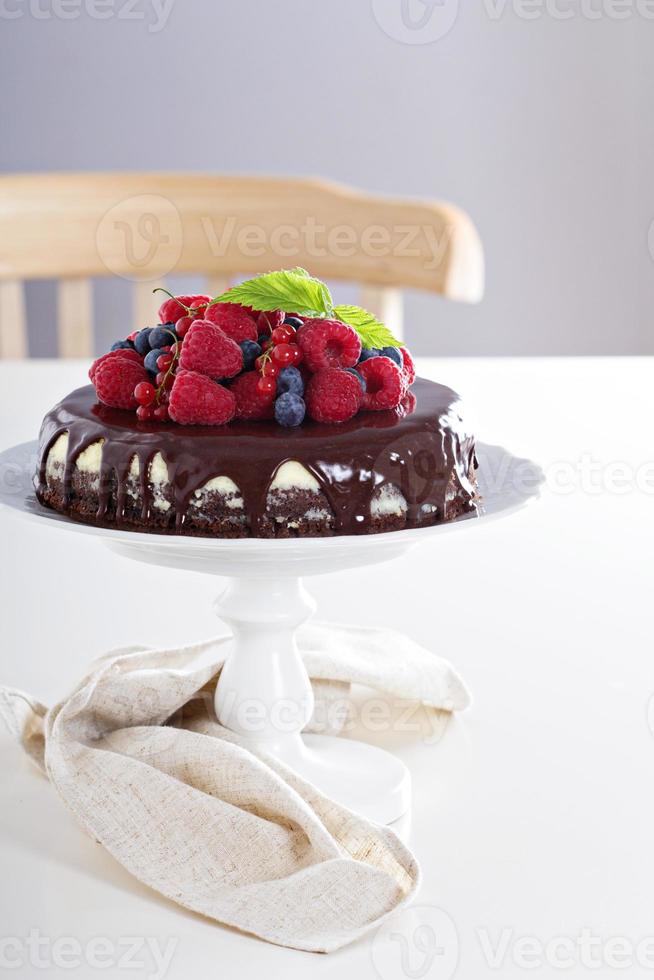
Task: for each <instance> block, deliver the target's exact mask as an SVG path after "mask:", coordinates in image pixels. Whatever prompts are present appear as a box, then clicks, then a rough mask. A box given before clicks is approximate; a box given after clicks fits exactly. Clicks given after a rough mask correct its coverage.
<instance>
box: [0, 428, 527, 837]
mask: <svg viewBox="0 0 654 980" xmlns="http://www.w3.org/2000/svg"><path fill="white" fill-rule="evenodd" d="M477 455H478V459H479V464H480V465H479V472H478V478H479V485H480V490H481V494H482V497H483V506H482V507H480V511H479V515H475V514H472V515H469V516H465V517H462V518H459V519H457V520H455V521H451V522H449V523H447V524H439V525H435V526H433V527H427V528H419V529H410V530H405V531H391V532H387V533H384V534H374V535H361V536H356V535H353V536H351V535H346V536H342V537H333V538H302V539H299V538H291V539H280V540H267V539H262V538H244V539H233V540H231V539H221V538H192V537H183V536H178V535H166V534H143V533H140V532H133V531H123V530H116V529H112V528H98V527H93V526H91V525H86V524H81V523H78V522H76V521H72V520H70V519H69V518H67V517H65V516H63V515H61V514H57V513H56V512H55V511H51V510H48V509H47V508H45V507H42V506H41V505H40V504H39V502H38V501H37V499H36V496H35V494H34V489H33V486H32V477H33V474H34V472H35V471H36V465H37V444H36V443H35V442H32V443H24V444H23V445H20V446H14V447H13V448H11V449H8V450H6V451H5V452H3V453H0V505H1V506H3V507H5V508H8V509H9V510H10V511H12V512H13V513H14V514H15V515H16V516H21V517H25V518H28V519H30V520H32V521H38V522H39V523H40V524H41V526H43V527H48V526H49V527H51V528H55V529H56V528H59V529H61V530H65V531H68V532H71V531H72V532H74V533H78V534H87V535H92V536H93V537H96V538H98V539H100V540H101V541H102V542H103V543H104V544H105V545H106V546H107V547H109V548H110V549H111V550H112V551H114V552H116V553H117V554H119V555H122V556H123V557H125V558H131V559H132V560H135V561H139V562H144V563H146V564H150V565H160V566H168V567H170V568H176V569H187V570H190V571H195V572H205V573H208V574H212V575H220V576H226V577H227V578H228V582H227V585H226V587H225V588H224V590H223V592H222V594H221V595H220V597H219V599H218V601H217V603H216V612H217V614H218V616H219V617H220V619H221V620H223V621H224V622H225V623H227V625H228V626H229V627H230V629H231V632H232V636H233V639H232V641H231V645H230V650H229V653H228V657H227V660H226V662H225V666H224V667H223V669H222V671H221V674H220V678H219V681H218V685H217V688H216V698H215V707H216V715H217V717H218V720H219V721H220V722H221V724H223V725H224V726H225V727H226V728H228V729H230V730H232V731H234V732H236V733H238V734H239V735H240V736H241V738H242V739H243V741H244V742H245V744H252V747H253V748H255V749H259V750H263V751H265V752H268V753H271V754H272V755H273V756H274V757H275V758H277V759H279V760H280V761H281V762H283V763H284V764H285V765H287V766H288V767H290V768H291V769H292V770H294V771H295V772H297V773H298V774H299V775H300V776H302V777H303V778H304V779H306V780H307V781H308V782H310V783H312V784H313V785H315V786H316V787H317V788H318V789H319V790H320V791H321V792H323V793H324V794H325V795H327V796H329V797H331V798H332V799H335V800H337V801H338V802H339V803H341V804H343V805H344V806H347V807H348V808H349V809H351V810H354V811H355V812H357V813H361V814H363V815H364V816H366V817H368V818H369V819H371V820H374V821H375V822H377V823H390V822H392V821H393V820H396V819H398V818H399V817H400V816H402V814H403V813H404V812H405V811H406V810H407V809H408V807H409V805H410V799H411V784H410V775H409V771H408V770H407V768H406V766H405V765H404V764H403V763H402V762H401V761H400V760H399V759H397V758H396V757H395V756H393V755H391V754H390V753H389V752H386V751H384V750H382V749H379V748H376V747H375V746H371V745H367V744H364V743H362V742H356V741H353V740H351V739H347V738H337V737H333V736H326V735H302V734H301V732H302V730H303V729H304V728H305V727H306V725H307V723H308V721H309V720H310V718H311V716H312V714H313V708H314V701H313V691H312V688H311V683H310V681H309V677H308V675H307V672H306V669H305V667H304V664H303V662H302V659H301V657H300V654H299V651H298V647H297V643H296V639H295V635H296V632H297V629H298V627H299V626H300V625H301V624H302V623H303V622H305V621H306V620H307V619H308V618H309V616H310V615H311V614H312V613H313V611H314V603H313V600H312V599H311V597H310V596H309V595H308V594H307V592H306V590H305V588H304V586H303V584H302V581H301V580H302V578H303V577H305V576H310V575H320V574H324V573H327V572H334V571H340V570H342V569H346V568H358V567H362V566H365V565H373V564H378V563H380V562H386V561H391V560H392V559H393V558H396V557H398V556H399V555H401V554H404V553H405V552H406V551H407V550H408V549H409V548H411V547H413V546H414V545H418V544H423V545H430V546H431V547H436V539H437V537H438V536H439V535H442V534H445V533H453V532H455V531H457V532H458V531H461V530H463V529H464V528H468V529H470V528H473V527H475V526H479V525H480V524H482V523H486V522H487V521H488V520H492V519H495V518H498V517H504V516H507V515H509V514H511V513H513V512H515V511H516V510H517V509H519V508H521V507H523V506H524V505H525V504H526V503H527V502H528V501H529V500H531V499H534V498H535V497H536V496H538V494H539V488H540V485H541V484H542V482H543V474H542V471H541V470H540V468H539V467H538V466H537V465H536V464H535V463H533V462H531V461H530V460H525V459H518V458H517V457H515V456H513V455H511V453H509V452H507V451H506V450H505V449H502V448H500V447H498V446H489V445H485V444H479V445H478V446H477Z"/></svg>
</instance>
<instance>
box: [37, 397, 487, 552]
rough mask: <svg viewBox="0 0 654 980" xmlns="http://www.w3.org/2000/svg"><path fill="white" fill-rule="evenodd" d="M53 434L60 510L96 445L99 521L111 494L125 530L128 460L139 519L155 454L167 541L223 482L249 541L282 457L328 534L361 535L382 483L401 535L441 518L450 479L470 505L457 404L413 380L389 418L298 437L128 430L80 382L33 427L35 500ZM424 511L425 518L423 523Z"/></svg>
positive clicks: (264, 431)
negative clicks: (324, 515) (160, 467)
mask: <svg viewBox="0 0 654 980" xmlns="http://www.w3.org/2000/svg"><path fill="white" fill-rule="evenodd" d="M64 432H67V433H68V450H67V455H66V465H65V469H64V509H67V508H68V507H69V506H70V501H71V494H72V475H73V470H74V467H75V462H76V460H77V457H78V456H79V454H80V453H81V452H83V451H84V450H85V449H87V448H88V447H89V446H90V445H92V444H93V443H95V442H98V441H102V443H103V446H102V463H101V471H100V485H99V493H98V497H99V503H98V511H97V515H96V516H97V520H98V523H103V522H109V510H110V504H111V503H112V490H113V487H114V485H115V488H116V489H115V501H116V511H115V519H114V518H113V517H112V518H111V523H112V524H114V523H115V525H116V526H129V525H128V524H127V523H126V522H125V521H124V515H125V504H126V493H127V482H128V475H129V471H130V466H131V464H132V460H133V458H134V457H136V459H137V460H138V463H139V481H140V487H141V500H142V502H143V512H142V519H143V521H144V522H147V521H148V519H149V516H150V511H151V507H152V503H153V499H152V489H151V485H150V482H149V479H148V472H149V468H150V464H151V462H152V460H153V458H154V456H155V455H156V454H157V452H159V453H161V455H162V456H163V458H164V460H165V462H166V464H167V467H168V476H169V481H170V484H171V487H172V492H173V506H174V513H175V528H174V530H176V532H177V533H183V532H184V524H185V521H186V512H187V509H188V505H189V501H190V499H191V496H192V495H193V493H194V492H195V490H198V489H200V488H201V487H202V486H204V484H205V483H207V482H208V481H209V480H211V479H213V478H214V477H217V476H226V477H229V478H230V479H231V480H233V481H234V483H235V484H236V485H237V486H238V487H239V489H240V491H241V494H242V496H243V499H244V505H245V515H246V518H247V520H248V523H249V525H250V529H251V534H252V535H253V536H258V534H259V529H260V523H261V520H262V517H263V516H264V514H265V510H266V498H267V496H268V490H269V487H270V484H271V483H272V481H273V479H274V477H275V473H276V472H277V470H278V469H279V467H280V466H281V465H282V463H285V462H287V461H289V460H296V461H297V462H299V463H301V464H302V465H303V466H305V467H306V469H307V470H309V471H310V472H311V473H312V474H313V476H315V478H316V480H317V481H318V483H319V485H320V487H321V489H322V490H323V492H324V494H325V496H326V497H327V500H328V501H329V504H330V506H331V508H332V510H333V513H334V520H335V532H336V533H337V534H365V533H367V532H368V531H369V529H370V520H371V517H370V502H371V499H372V496H373V493H374V492H375V490H376V489H377V488H379V487H381V486H383V485H384V484H395V485H396V486H397V487H399V489H400V491H401V492H402V494H403V495H404V498H405V499H406V502H407V508H408V509H407V521H406V526H407V527H416V526H419V525H421V524H424V523H433V522H434V520H443V519H445V517H446V494H447V490H448V487H451V486H452V480H454V485H455V487H456V489H457V490H458V491H459V492H460V493H461V494H462V495H463V496H464V497H465V498H466V499H467V500H468V502H469V508H470V509H474V507H475V504H474V498H475V488H474V486H473V485H472V483H471V482H470V473H471V472H472V471H473V469H474V466H475V463H476V461H475V457H474V439H473V437H472V435H471V434H470V433H469V432H468V431H467V429H466V427H465V424H464V421H463V418H462V414H461V403H460V400H459V397H458V395H456V394H455V392H453V391H451V389H449V388H446V387H444V386H442V385H439V384H434V383H433V382H431V381H426V380H424V379H421V378H418V379H417V380H416V382H415V384H414V385H413V387H412V389H411V392H410V393H409V394H408V395H407V396H406V398H405V400H404V402H403V404H402V406H401V407H400V408H398V409H396V410H392V411H386V412H361V413H359V415H357V416H356V417H355V418H353V419H350V420H349V421H348V422H345V423H343V424H341V425H321V424H318V423H314V422H310V421H308V422H306V423H304V424H303V425H302V426H300V427H298V428H297V429H284V428H282V427H281V426H279V425H277V423H275V422H272V421H270V422H233V423H231V424H230V425H226V426H213V427H208V426H207V427H205V426H188V427H182V426H178V425H175V424H174V423H159V422H156V423H155V422H138V421H137V420H136V418H135V416H134V413H132V412H126V411H121V410H118V409H111V408H107V407H106V406H105V405H101V404H99V403H98V402H97V400H96V396H95V391H94V389H93V387H92V386H91V385H88V386H87V387H85V388H79V389H77V391H73V392H71V394H69V395H67V396H66V398H64V399H63V401H61V402H60V403H59V404H58V405H56V406H55V407H54V408H53V409H52V411H51V412H49V413H48V415H47V416H46V417H45V419H44V421H43V425H42V428H41V435H40V440H39V444H40V464H39V472H38V475H37V478H36V481H35V483H36V489H37V495H38V496H39V498H40V499H42V497H43V493H44V491H45V489H46V464H47V459H48V453H49V451H50V448H51V447H52V445H53V444H54V442H55V441H56V440H57V438H58V437H59V436H60V435H61V434H62V433H64ZM434 508H436V509H435V510H434ZM426 514H427V515H431V517H429V516H428V517H427V519H426V518H425V515H426ZM171 530H172V529H171Z"/></svg>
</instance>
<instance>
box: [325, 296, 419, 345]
mask: <svg viewBox="0 0 654 980" xmlns="http://www.w3.org/2000/svg"><path fill="white" fill-rule="evenodd" d="M334 316H335V317H336V318H337V319H338V320H341V321H342V322H343V323H347V324H349V326H351V327H354V329H355V330H356V332H357V333H358V335H359V338H360V339H361V344H362V345H363V346H364V347H403V346H404V344H402V342H401V341H399V340H396V338H395V337H394V336H393V334H392V333H391V331H390V330H389V329H388V327H387V326H386V325H385V324H383V323H381V321H380V320H378V319H377V317H375V316H373V315H372V313H368V311H367V310H364V309H362V308H361V307H360V306H335V307H334Z"/></svg>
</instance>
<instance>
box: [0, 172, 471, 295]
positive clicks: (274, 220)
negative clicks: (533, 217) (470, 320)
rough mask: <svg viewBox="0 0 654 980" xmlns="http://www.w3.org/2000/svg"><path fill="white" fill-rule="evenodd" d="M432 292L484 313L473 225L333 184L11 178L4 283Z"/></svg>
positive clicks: (1, 229)
mask: <svg viewBox="0 0 654 980" xmlns="http://www.w3.org/2000/svg"><path fill="white" fill-rule="evenodd" d="M294 265H298V266H304V267H305V268H307V269H310V270H311V272H313V274H314V275H317V276H319V277H320V278H322V279H335V280H342V281H344V282H355V283H360V282H367V283H375V284H376V285H379V286H384V287H391V286H392V287H395V288H402V289H404V288H415V289H425V290H428V291H430V292H436V293H440V294H441V295H443V296H446V297H449V298H450V299H459V300H467V301H469V302H477V301H478V300H479V299H480V298H481V295H482V292H483V282H484V262H483V251H482V247H481V243H480V240H479V236H478V234H477V231H476V229H475V227H474V225H473V224H472V222H471V221H470V219H469V218H468V216H467V215H466V214H464V213H463V212H462V211H460V210H459V209H458V208H454V207H452V206H450V205H448V204H444V203H442V202H438V201H414V200H402V199H394V198H385V197H380V196H379V195H376V194H367V193H364V192H360V191H355V190H352V189H350V188H348V187H341V186H339V185H338V184H333V183H331V182H329V181H321V180H305V179H300V178H286V179H279V178H265V177H236V176H210V175H206V176H204V175H201V174H179V173H178V174H152V173H150V174H146V173H116V174H99V173H87V174H74V173H65V174H22V175H15V174H14V175H4V176H0V279H48V278H53V279H55V278H57V277H59V276H66V277H68V278H73V277H81V276H106V275H110V274H111V275H119V276H124V277H127V278H130V279H133V278H141V277H143V278H146V277H148V278H156V277H160V276H167V275H170V273H171V272H173V271H174V272H175V274H176V275H184V274H186V273H188V274H189V275H198V274H201V275H213V274H214V273H215V272H216V271H217V270H218V268H219V269H220V272H221V273H222V274H224V275H227V276H234V275H239V274H241V273H243V274H245V275H254V274H256V273H258V272H261V270H262V269H275V268H280V266H287V267H290V266H294Z"/></svg>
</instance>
